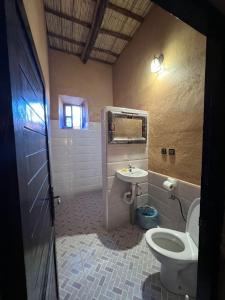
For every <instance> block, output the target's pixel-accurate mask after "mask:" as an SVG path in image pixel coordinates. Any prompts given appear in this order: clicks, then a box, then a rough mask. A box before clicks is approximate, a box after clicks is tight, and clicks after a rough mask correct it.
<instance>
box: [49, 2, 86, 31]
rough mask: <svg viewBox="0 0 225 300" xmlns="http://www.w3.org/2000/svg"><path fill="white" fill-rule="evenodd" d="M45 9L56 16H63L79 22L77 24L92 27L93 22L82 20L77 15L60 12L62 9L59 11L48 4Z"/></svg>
mask: <svg viewBox="0 0 225 300" xmlns="http://www.w3.org/2000/svg"><path fill="white" fill-rule="evenodd" d="M45 11H46V12H47V13H50V14H52V15H54V16H57V17H59V18H63V19H66V20H68V21H71V22H74V23H77V24H79V25H81V26H84V27H87V28H91V23H89V22H86V21H83V20H80V19H78V18H75V17H73V16H69V15H67V14H64V13H62V12H60V11H57V10H55V9H52V8H49V7H47V6H45Z"/></svg>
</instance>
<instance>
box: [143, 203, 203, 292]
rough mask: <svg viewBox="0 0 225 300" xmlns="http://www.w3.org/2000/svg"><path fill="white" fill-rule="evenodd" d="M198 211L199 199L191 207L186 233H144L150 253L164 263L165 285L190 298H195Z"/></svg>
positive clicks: (165, 230)
mask: <svg viewBox="0 0 225 300" xmlns="http://www.w3.org/2000/svg"><path fill="white" fill-rule="evenodd" d="M199 210H200V199H199V198H197V199H195V200H194V201H193V202H192V204H191V206H190V208H189V211H188V217H187V226H186V232H185V233H184V232H180V231H176V230H171V229H167V228H153V229H149V230H148V231H147V232H146V234H145V238H146V242H147V244H148V245H149V247H150V250H151V252H152V253H153V255H154V256H155V257H156V258H157V259H158V260H159V261H160V262H161V272H160V278H161V281H162V283H163V285H164V286H165V287H166V288H167V289H168V290H169V291H171V292H173V293H175V294H180V295H185V294H188V295H190V296H191V297H195V296H196V285H197V264H198V247H197V245H198V220H199Z"/></svg>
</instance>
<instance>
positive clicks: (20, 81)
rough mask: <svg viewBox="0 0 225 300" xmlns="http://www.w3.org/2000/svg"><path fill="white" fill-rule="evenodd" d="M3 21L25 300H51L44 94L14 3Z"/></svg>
mask: <svg viewBox="0 0 225 300" xmlns="http://www.w3.org/2000/svg"><path fill="white" fill-rule="evenodd" d="M5 15H6V33H7V47H8V63H9V76H10V91H11V107H12V122H13V128H14V139H15V154H16V168H17V178H18V192H19V194H18V195H19V206H20V218H21V235H22V244H23V256H24V257H23V258H24V267H25V276H24V277H25V287H26V292H25V293H24V294H26V298H27V299H32V300H36V299H49V300H55V299H57V297H58V296H57V278H56V263H55V262H56V260H55V237H54V211H53V195H52V189H51V177H50V165H49V151H48V135H47V118H46V100H45V89H44V85H43V82H42V79H41V75H40V70H39V68H38V64H37V61H36V60H35V56H34V53H33V51H32V45H31V44H30V40H29V38H28V35H27V32H26V28H25V26H24V23H23V19H22V17H21V15H20V10H19V9H18V6H17V3H16V1H13V0H7V1H5ZM12 281H13V278H12ZM12 288H13V285H12ZM18 299H19V298H18Z"/></svg>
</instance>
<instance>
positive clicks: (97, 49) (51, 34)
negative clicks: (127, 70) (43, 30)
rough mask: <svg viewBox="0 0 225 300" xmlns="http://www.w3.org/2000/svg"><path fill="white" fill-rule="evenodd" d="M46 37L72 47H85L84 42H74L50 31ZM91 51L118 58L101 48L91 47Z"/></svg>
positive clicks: (111, 52) (117, 55)
mask: <svg viewBox="0 0 225 300" xmlns="http://www.w3.org/2000/svg"><path fill="white" fill-rule="evenodd" d="M48 36H49V37H53V38H57V39H60V40H63V41H65V42H68V43H71V44H74V45H77V46H80V47H84V46H85V43H84V42H80V41H76V40H74V39H71V38H68V37H66V36H63V35H61V34H57V33H54V32H51V31H48ZM92 50H94V51H98V52H101V53H105V54H109V55H112V56H114V57H119V54H117V53H115V52H113V51H111V50H107V49H102V48H98V47H93V48H92Z"/></svg>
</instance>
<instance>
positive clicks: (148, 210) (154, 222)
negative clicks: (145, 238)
mask: <svg viewBox="0 0 225 300" xmlns="http://www.w3.org/2000/svg"><path fill="white" fill-rule="evenodd" d="M136 216H137V223H138V224H139V226H140V227H142V228H143V229H150V228H154V227H157V226H158V224H159V213H158V211H157V210H156V209H155V208H154V207H151V206H148V205H145V206H143V207H139V208H137V209H136Z"/></svg>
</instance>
